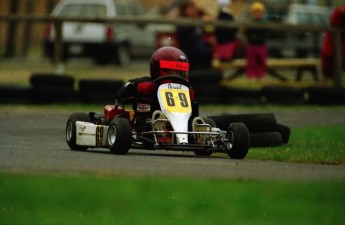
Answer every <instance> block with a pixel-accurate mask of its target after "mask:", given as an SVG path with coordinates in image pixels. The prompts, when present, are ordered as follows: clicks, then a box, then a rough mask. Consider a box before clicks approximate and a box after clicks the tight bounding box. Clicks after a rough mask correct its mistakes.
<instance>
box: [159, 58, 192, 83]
mask: <svg viewBox="0 0 345 225" xmlns="http://www.w3.org/2000/svg"><path fill="white" fill-rule="evenodd" d="M159 67H160V68H161V69H167V70H168V71H169V73H170V75H177V76H180V77H183V78H184V79H188V71H189V63H188V62H179V61H169V60H160V61H159Z"/></svg>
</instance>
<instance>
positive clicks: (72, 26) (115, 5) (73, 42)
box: [44, 0, 154, 64]
mask: <svg viewBox="0 0 345 225" xmlns="http://www.w3.org/2000/svg"><path fill="white" fill-rule="evenodd" d="M146 14H147V10H146V9H145V7H144V6H143V5H142V4H140V3H138V2H136V1H124V0H123V1H119V0H62V1H60V2H59V3H58V5H57V6H56V7H55V8H54V10H53V12H52V15H53V16H58V17H77V18H78V17H84V18H85V17H87V18H116V17H117V16H132V17H134V18H135V16H145V15H146ZM44 36H45V37H44V52H45V55H46V56H48V57H50V58H52V57H53V56H54V41H55V29H54V26H53V25H52V24H50V25H48V26H47V29H46V32H45V35H44ZM153 51H154V32H153V31H152V30H151V29H149V28H148V26H146V25H138V24H128V23H126V24H124V23H123V24H122V23H116V24H102V23H82V22H65V23H63V52H64V54H63V59H64V60H65V61H66V60H67V59H69V58H72V57H89V58H93V59H94V60H95V61H96V62H97V63H101V64H104V63H109V62H113V61H114V62H116V63H117V64H129V63H130V61H131V59H132V57H149V56H150V55H151V54H152V52H153Z"/></svg>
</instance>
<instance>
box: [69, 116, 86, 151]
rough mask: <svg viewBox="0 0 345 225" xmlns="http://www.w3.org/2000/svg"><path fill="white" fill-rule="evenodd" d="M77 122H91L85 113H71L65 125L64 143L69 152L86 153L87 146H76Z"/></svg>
mask: <svg viewBox="0 0 345 225" xmlns="http://www.w3.org/2000/svg"><path fill="white" fill-rule="evenodd" d="M77 121H83V122H91V121H90V117H89V116H88V115H87V114H86V113H72V114H71V115H70V116H69V118H68V120H67V124H66V141H67V144H68V146H69V148H70V149H71V150H76V151H86V150H87V148H88V147H87V146H80V145H77V140H76V136H77V132H76V125H75V124H76V122H77Z"/></svg>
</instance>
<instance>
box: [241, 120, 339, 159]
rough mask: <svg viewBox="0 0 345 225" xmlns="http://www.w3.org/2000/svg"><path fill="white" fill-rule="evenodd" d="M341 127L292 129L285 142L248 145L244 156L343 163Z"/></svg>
mask: <svg viewBox="0 0 345 225" xmlns="http://www.w3.org/2000/svg"><path fill="white" fill-rule="evenodd" d="M344 134H345V126H342V125H339V126H317V127H306V128H293V129H292V130H291V137H290V140H289V143H288V144H285V145H282V146H278V147H272V148H251V149H250V151H249V154H248V155H247V159H260V160H275V161H284V162H299V163H318V164H338V165H345V140H344Z"/></svg>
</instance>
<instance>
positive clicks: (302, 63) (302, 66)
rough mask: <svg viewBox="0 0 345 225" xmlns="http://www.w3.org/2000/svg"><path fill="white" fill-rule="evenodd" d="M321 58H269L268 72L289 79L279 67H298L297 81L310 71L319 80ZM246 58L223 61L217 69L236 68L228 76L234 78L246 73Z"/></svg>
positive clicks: (282, 78) (285, 79)
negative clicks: (280, 71)
mask: <svg viewBox="0 0 345 225" xmlns="http://www.w3.org/2000/svg"><path fill="white" fill-rule="evenodd" d="M320 62H321V61H320V59H302V58H301V59H298V58H287V59H273V58H272V59H268V60H267V66H268V68H267V72H268V74H269V75H271V76H272V77H275V78H277V79H279V80H281V81H287V80H288V79H287V78H286V77H285V76H283V75H282V74H280V73H279V72H277V70H279V69H296V70H297V71H296V78H295V79H296V81H301V79H302V75H303V72H305V71H308V72H310V73H311V74H312V76H313V79H314V81H318V80H319V78H318V74H319V70H320V69H319V68H320ZM245 66H246V60H245V59H234V60H232V61H228V62H221V63H220V64H219V65H215V66H214V68H215V69H219V70H222V71H224V70H228V69H234V70H235V72H234V73H232V74H231V75H230V76H228V79H234V78H236V77H238V76H240V75H243V74H245Z"/></svg>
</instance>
